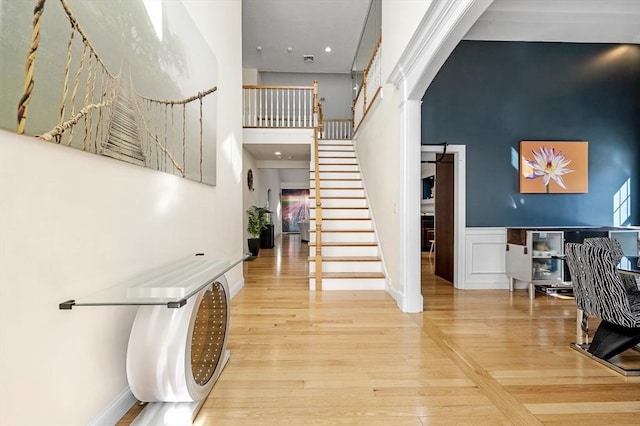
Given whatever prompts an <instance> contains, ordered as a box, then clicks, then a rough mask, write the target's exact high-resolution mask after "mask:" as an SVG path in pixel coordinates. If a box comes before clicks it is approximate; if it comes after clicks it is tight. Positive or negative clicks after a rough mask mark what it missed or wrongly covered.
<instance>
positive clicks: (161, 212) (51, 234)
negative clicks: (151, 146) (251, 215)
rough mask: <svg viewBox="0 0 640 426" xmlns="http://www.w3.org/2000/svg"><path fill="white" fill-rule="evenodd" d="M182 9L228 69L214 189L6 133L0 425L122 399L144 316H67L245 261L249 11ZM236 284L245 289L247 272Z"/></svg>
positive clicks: (81, 418) (84, 419) (81, 421)
mask: <svg viewBox="0 0 640 426" xmlns="http://www.w3.org/2000/svg"><path fill="white" fill-rule="evenodd" d="M187 6H188V9H189V11H190V13H192V15H193V17H194V20H195V21H196V24H197V25H198V26H199V27H200V28H201V31H202V33H203V35H204V37H205V39H206V40H207V41H208V42H209V43H210V45H211V46H212V50H213V51H214V53H215V54H216V56H217V58H218V64H219V67H220V68H219V70H218V78H219V83H218V88H219V89H218V92H217V94H216V96H218V102H219V105H224V106H225V107H224V108H219V109H218V117H217V123H218V133H217V143H218V147H217V155H218V165H217V167H218V168H217V182H218V184H217V186H216V187H211V186H207V185H203V184H198V183H195V182H191V181H189V180H186V179H181V178H178V177H174V176H170V175H168V174H165V173H161V172H156V171H152V170H149V169H145V168H142V167H137V166H133V165H129V164H125V163H122V162H119V161H116V160H112V159H108V158H104V157H100V156H97V155H93V154H87V153H84V152H81V151H78V150H74V149H69V148H65V147H61V146H57V145H54V144H50V143H45V142H40V141H38V140H35V139H33V138H29V137H20V136H17V135H15V134H13V133H8V132H0V203H2V204H1V205H0V206H1V207H0V300H2V309H0V342H2V343H1V345H0V377H1V380H0V424H3V425H12V426H14V425H25V424H29V425H35V424H37V425H85V424H87V423H89V422H90V421H91V420H92V419H94V418H95V417H96V415H98V413H100V412H101V411H102V410H103V409H104V408H105V407H106V406H107V404H109V403H110V402H111V401H112V400H113V399H114V398H115V397H116V396H117V395H119V394H120V393H121V392H122V391H123V390H124V389H126V387H127V381H126V375H125V353H126V346H127V339H128V333H129V328H130V326H131V322H132V320H133V316H134V314H135V308H132V307H79V308H75V309H73V310H71V311H61V310H59V309H58V303H60V302H62V301H64V300H67V299H73V298H79V297H82V296H84V295H88V294H90V293H93V292H95V291H97V290H100V289H103V288H106V287H109V286H112V285H114V284H117V283H118V282H120V281H121V280H123V279H126V278H127V277H130V276H132V275H133V274H136V273H138V272H141V271H143V270H146V269H148V268H152V267H154V266H157V265H160V264H163V263H165V262H168V261H171V260H174V259H176V258H178V257H181V256H184V255H191V254H193V253H195V252H198V251H204V252H206V253H210V254H211V255H213V256H219V257H227V256H230V257H238V256H240V254H241V253H242V251H243V238H242V235H243V234H242V216H241V215H240V214H239V212H240V211H241V208H242V193H241V190H240V187H241V184H242V176H241V171H242V153H241V131H242V129H241V121H240V119H241V103H240V101H241V96H240V87H241V84H242V82H241V78H242V73H241V63H242V61H241V5H240V2H229V1H224V0H218V1H216V0H212V1H209V2H198V1H190V2H188V4H187ZM227 278H228V280H229V282H230V284H231V285H235V286H238V285H242V282H243V278H242V268H241V266H239V267H236V268H234V270H232V271H230V272H229V273H228V274H227ZM34 407H37V408H36V409H34Z"/></svg>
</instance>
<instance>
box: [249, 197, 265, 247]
mask: <svg viewBox="0 0 640 426" xmlns="http://www.w3.org/2000/svg"><path fill="white" fill-rule="evenodd" d="M268 213H269V210H267V209H266V208H264V207H258V206H251V207H249V209H247V219H248V223H247V232H249V234H250V235H251V238H249V240H248V244H249V251H250V252H251V255H252V256H257V255H258V252H259V251H260V233H261V232H262V230H263V229H266V228H267V224H268V223H269V215H268Z"/></svg>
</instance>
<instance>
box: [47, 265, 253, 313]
mask: <svg viewBox="0 0 640 426" xmlns="http://www.w3.org/2000/svg"><path fill="white" fill-rule="evenodd" d="M247 257H248V255H247V254H244V255H243V256H242V257H241V258H240V259H237V260H233V261H232V260H216V259H210V258H207V257H206V256H205V255H204V254H203V253H198V254H196V255H195V256H190V257H187V258H184V259H180V260H178V261H176V262H173V263H170V264H168V265H164V266H161V267H159V268H156V269H153V270H151V271H149V272H146V273H143V274H140V275H138V276H136V277H134V278H132V279H130V280H128V281H125V282H123V283H122V284H119V285H116V286H114V287H109V288H107V289H105V290H102V291H99V292H97V293H93V294H91V295H88V296H86V297H83V298H81V299H77V300H67V301H65V302H62V303H60V305H59V308H60V309H71V308H73V307H74V306H113V305H164V306H166V307H168V308H181V307H183V306H184V305H185V304H186V303H187V299H189V298H190V297H192V296H194V295H195V294H197V293H198V292H199V291H200V290H202V289H203V288H205V287H207V286H208V285H210V284H211V283H213V282H214V281H215V280H216V279H217V278H218V277H220V276H222V275H224V273H225V272H227V271H229V270H230V269H231V268H233V267H234V266H236V265H237V264H239V263H240V262H242V261H243V260H245V259H247Z"/></svg>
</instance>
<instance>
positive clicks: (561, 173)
mask: <svg viewBox="0 0 640 426" xmlns="http://www.w3.org/2000/svg"><path fill="white" fill-rule="evenodd" d="M588 154H589V149H588V142H586V141H521V142H520V192H521V193H541V194H545V193H546V194H550V193H565V194H570V193H574V194H575V193H586V192H589V179H588V171H589V170H588V167H589V162H588V159H589V155H588Z"/></svg>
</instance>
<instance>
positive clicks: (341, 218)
mask: <svg viewBox="0 0 640 426" xmlns="http://www.w3.org/2000/svg"><path fill="white" fill-rule="evenodd" d="M309 220H316V218H315V217H310V218H309ZM322 220H323V221H325V220H371V218H370V217H323V218H322Z"/></svg>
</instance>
